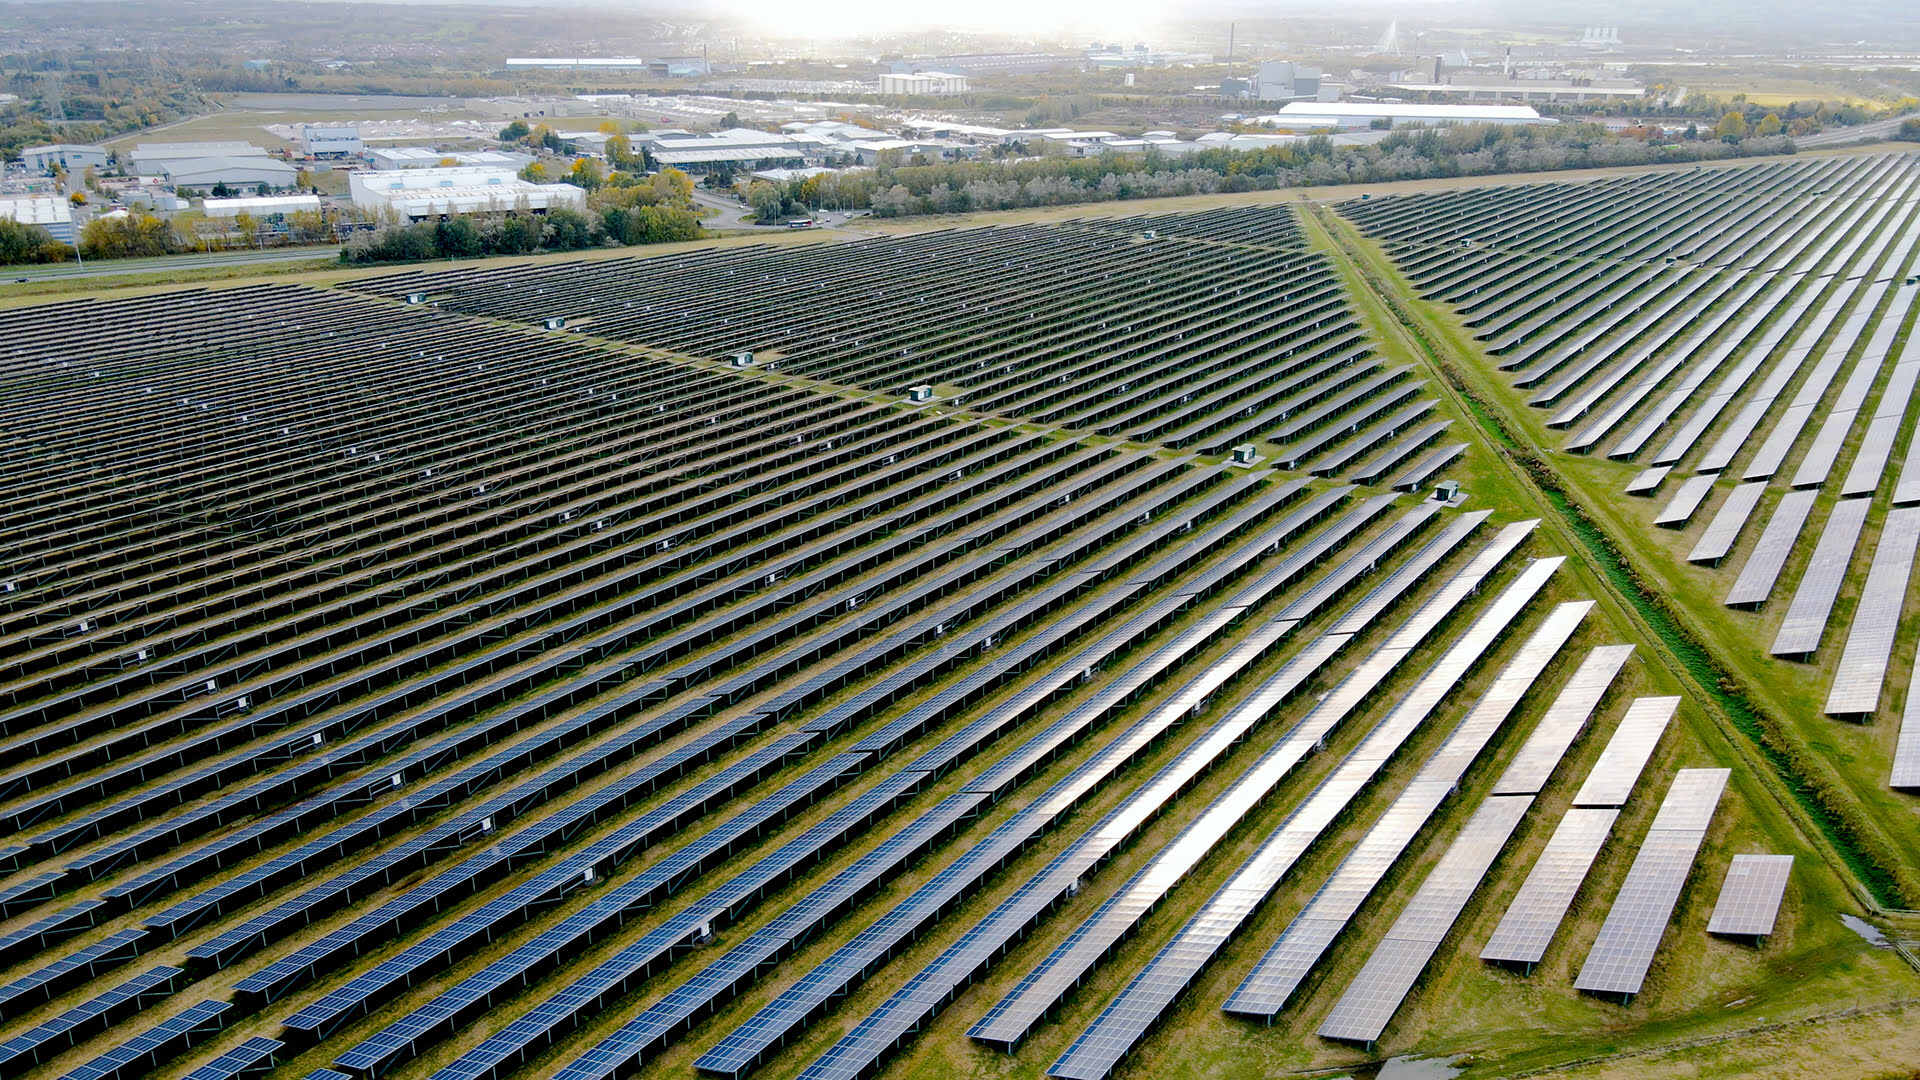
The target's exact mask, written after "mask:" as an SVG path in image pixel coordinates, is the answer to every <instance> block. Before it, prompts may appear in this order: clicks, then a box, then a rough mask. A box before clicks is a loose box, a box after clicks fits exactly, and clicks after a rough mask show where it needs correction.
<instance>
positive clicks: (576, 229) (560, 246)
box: [544, 207, 597, 251]
mask: <svg viewBox="0 0 1920 1080" xmlns="http://www.w3.org/2000/svg"><path fill="white" fill-rule="evenodd" d="M596 241H597V238H596V237H595V236H594V227H593V222H592V221H591V220H589V219H588V218H587V215H585V214H583V213H581V212H580V211H578V210H571V209H568V208H566V207H559V208H557V209H554V210H549V211H547V230H546V236H545V241H544V242H545V246H546V247H547V249H548V250H550V251H578V250H580V249H581V248H585V247H592V246H593V245H594V244H595V243H596Z"/></svg>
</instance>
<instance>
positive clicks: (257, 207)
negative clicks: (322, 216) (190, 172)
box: [200, 195, 320, 218]
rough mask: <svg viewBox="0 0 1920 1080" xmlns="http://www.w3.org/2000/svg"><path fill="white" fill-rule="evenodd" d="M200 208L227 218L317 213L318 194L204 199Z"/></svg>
mask: <svg viewBox="0 0 1920 1080" xmlns="http://www.w3.org/2000/svg"><path fill="white" fill-rule="evenodd" d="M200 208H201V209H202V210H204V211H205V212H206V215H207V216H208V217H213V218H229V217H238V216H240V215H241V214H248V215H250V216H252V217H256V218H270V217H276V216H281V215H285V214H299V213H315V214H317V213H319V212H320V196H318V195H246V196H242V197H240V198H237V199H205V200H202V202H201V207H200Z"/></svg>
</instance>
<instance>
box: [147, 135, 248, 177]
mask: <svg viewBox="0 0 1920 1080" xmlns="http://www.w3.org/2000/svg"><path fill="white" fill-rule="evenodd" d="M129 156H130V157H131V158H132V159H133V171H134V172H136V173H145V174H148V175H152V176H158V175H161V174H162V173H164V172H165V171H166V170H165V168H164V166H165V165H166V163H167V162H169V161H180V160H183V159H187V158H264V157H266V156H267V152H266V150H265V149H263V148H261V147H258V146H255V145H253V144H252V143H249V142H185V143H140V144H138V145H136V146H135V147H134V148H133V153H132V154H131V155H129Z"/></svg>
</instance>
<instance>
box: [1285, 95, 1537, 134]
mask: <svg viewBox="0 0 1920 1080" xmlns="http://www.w3.org/2000/svg"><path fill="white" fill-rule="evenodd" d="M1253 120H1254V122H1255V123H1260V124H1267V125H1270V126H1273V127H1283V128H1292V129H1294V130H1312V129H1315V128H1334V129H1336V130H1343V131H1344V130H1348V129H1351V128H1367V127H1372V126H1373V124H1374V122H1375V121H1376V120H1385V121H1387V122H1388V123H1391V124H1395V125H1400V124H1406V125H1412V126H1437V125H1446V124H1551V123H1553V121H1551V120H1548V119H1546V118H1544V117H1542V116H1541V115H1540V113H1539V112H1538V111H1537V110H1535V109H1534V108H1532V107H1531V106H1528V105H1400V104H1395V103H1392V102H1349V101H1296V102H1292V103H1290V104H1288V105H1284V106H1282V107H1281V109H1280V111H1279V112H1277V113H1271V114H1268V115H1266V116H1257V117H1254V118H1253Z"/></svg>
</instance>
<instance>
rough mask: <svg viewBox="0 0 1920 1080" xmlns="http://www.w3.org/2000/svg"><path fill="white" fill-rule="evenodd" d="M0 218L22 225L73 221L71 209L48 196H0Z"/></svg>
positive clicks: (61, 200)
mask: <svg viewBox="0 0 1920 1080" xmlns="http://www.w3.org/2000/svg"><path fill="white" fill-rule="evenodd" d="M0 218H12V219H13V220H14V221H18V222H20V223H21V224H22V225H60V224H64V223H66V222H70V221H72V220H73V207H72V206H70V205H68V203H67V200H65V199H57V198H54V197H52V196H49V195H26V196H0Z"/></svg>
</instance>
